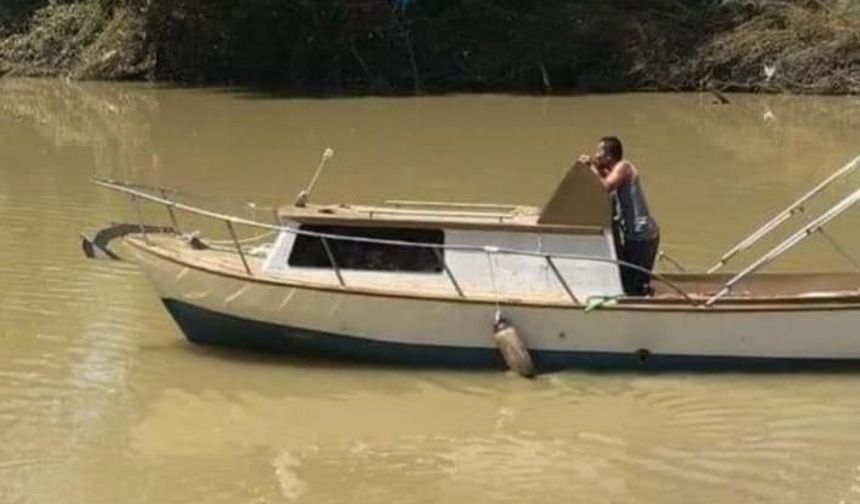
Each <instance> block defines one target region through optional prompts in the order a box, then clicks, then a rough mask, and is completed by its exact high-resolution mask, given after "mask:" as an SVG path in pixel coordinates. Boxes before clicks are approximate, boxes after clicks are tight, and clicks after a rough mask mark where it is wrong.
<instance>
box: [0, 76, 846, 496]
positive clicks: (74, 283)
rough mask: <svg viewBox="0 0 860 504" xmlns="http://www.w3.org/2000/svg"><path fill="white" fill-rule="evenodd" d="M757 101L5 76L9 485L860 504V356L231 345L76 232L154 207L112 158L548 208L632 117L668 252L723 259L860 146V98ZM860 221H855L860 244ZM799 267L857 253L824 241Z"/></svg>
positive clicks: (138, 491)
mask: <svg viewBox="0 0 860 504" xmlns="http://www.w3.org/2000/svg"><path fill="white" fill-rule="evenodd" d="M732 99H733V104H732V105H728V106H714V105H712V104H711V103H710V101H711V100H710V99H709V97H707V96H700V95H695V94H684V95H680V94H679V95H672V94H629V95H613V96H582V97H564V98H537V97H511V96H451V97H431V98H416V99H408V98H396V99H394V98H349V99H285V98H280V97H275V96H270V95H267V94H264V93H253V92H244V91H241V90H222V89H210V90H187V89H186V90H183V89H170V88H163V87H158V86H146V85H135V84H131V85H113V84H74V83H71V84H70V83H63V82H58V81H20V80H0V502H4V503H5V502H27V503H31V502H32V503H55V502H76V503H109V502H110V503H113V502H166V503H169V502H213V503H214V502H230V503H237V502H242V503H268V502H442V501H444V502H462V501H467V500H468V501H470V502H558V501H575V502H678V503H681V502H690V501H691V500H694V499H695V500H697V501H700V502H804V503H805V502H833V503H840V502H858V501H860V394H858V390H860V372H857V373H838V374H835V373H830V374H809V373H807V374H742V373H725V374H691V373H685V374H678V373H674V374H641V373H615V374H612V373H585V372H564V373H555V374H552V375H547V376H543V377H541V378H539V379H537V380H535V381H532V382H528V381H524V380H520V379H516V378H514V377H512V376H510V375H506V374H504V373H498V372H453V371H433V370H419V371H416V370H402V369H391V368H376V367H367V366H362V367H358V366H351V365H345V364H333V363H324V362H309V361H302V360H296V359H289V358H271V357H265V356H255V355H247V354H235V353H230V352H223V351H213V350H209V349H203V348H198V347H193V346H191V345H189V344H188V343H186V342H185V340H184V339H183V338H182V336H181V334H180V333H179V332H178V330H177V328H176V326H175V325H174V324H173V323H172V321H171V320H170V319H169V318H168V316H167V314H166V312H165V311H164V310H163V309H162V307H161V306H160V305H159V302H158V300H157V299H156V297H155V296H154V295H153V293H152V292H151V290H150V288H149V286H148V285H147V283H146V281H145V280H144V279H143V278H142V277H141V276H140V275H139V274H138V272H137V271H136V270H135V268H134V267H133V266H131V265H127V264H115V263H106V262H91V261H86V260H84V259H83V257H82V255H81V253H80V249H79V244H78V241H77V233H78V232H79V231H85V230H88V229H93V228H95V227H97V226H99V225H102V224H104V223H107V222H109V221H111V220H113V219H119V218H121V217H123V216H128V215H130V214H131V213H130V212H129V210H128V209H127V204H126V201H125V200H123V199H122V198H120V197H118V196H116V195H113V194H108V193H106V192H104V191H100V190H97V189H96V188H94V187H93V186H92V185H90V184H89V183H88V179H89V178H90V177H91V176H93V175H98V176H104V177H113V178H118V179H125V180H134V181H137V182H143V183H148V184H158V185H167V186H173V187H178V188H181V189H184V190H185V191H186V192H189V193H192V194H199V195H206V196H209V197H212V198H214V199H215V200H217V203H218V204H219V205H223V206H225V207H230V206H231V205H232V207H233V208H236V209H238V210H237V211H248V210H247V208H245V207H243V206H242V203H243V202H247V201H255V202H260V204H262V203H263V202H268V203H271V202H279V201H287V200H290V199H291V198H293V197H294V195H295V194H296V193H297V191H298V190H299V188H300V187H301V186H302V185H303V184H304V183H306V182H307V180H308V179H309V178H310V175H311V173H312V171H313V168H314V167H315V166H316V163H317V161H318V159H319V156H320V153H321V152H322V150H323V149H324V148H325V147H327V146H331V147H332V148H334V149H335V151H336V156H335V158H334V159H333V160H332V162H331V164H330V166H329V167H328V168H327V170H326V172H325V173H324V175H323V177H322V179H321V180H320V182H319V184H318V186H317V188H316V191H315V193H314V196H313V198H314V199H315V200H317V201H359V202H378V201H381V200H385V199H391V198H400V199H432V200H451V201H479V202H490V201H499V202H516V203H525V204H535V205H539V204H540V203H541V202H542V201H543V199H544V198H545V197H546V196H547V194H548V193H549V192H550V191H551V190H552V188H553V186H554V184H555V183H556V182H557V180H558V179H559V178H560V177H561V175H562V174H563V172H564V169H565V166H566V165H567V164H568V163H569V162H570V161H571V160H572V159H573V158H574V156H576V155H577V154H578V153H579V152H581V151H589V152H590V151H591V150H592V149H593V148H594V143H595V140H596V138H598V137H600V136H601V135H604V134H608V133H613V134H617V135H620V136H621V137H622V139H623V140H625V142H626V144H627V146H628V154H629V157H630V158H632V159H633V160H634V161H635V162H636V163H637V164H638V165H639V166H640V169H641V171H642V173H643V175H644V177H645V178H644V180H645V184H646V190H647V193H648V196H649V198H650V200H651V205H652V207H653V210H654V212H655V214H656V215H657V217H658V219H659V221H660V224H661V226H662V230H663V243H664V245H665V247H664V248H665V249H666V251H667V252H669V253H670V254H672V255H673V256H674V257H675V258H676V259H678V260H680V261H682V262H684V263H686V264H688V265H690V266H691V267H704V266H706V265H707V264H708V263H709V262H710V261H711V260H713V259H714V258H716V257H717V256H718V255H719V252H721V251H722V250H724V249H725V248H727V247H728V246H729V245H731V244H732V241H733V240H735V239H738V238H741V237H742V236H743V235H744V233H746V232H749V231H751V230H752V229H753V228H754V227H755V225H756V224H757V223H759V222H760V221H762V220H763V219H764V218H765V217H766V216H767V214H769V213H772V212H774V211H776V210H778V209H779V207H780V205H782V204H785V203H787V202H788V200H790V199H791V198H792V197H793V196H795V195H797V194H798V193H800V192H802V191H803V190H804V189H805V188H807V187H809V186H811V185H812V184H813V183H814V182H815V181H817V180H818V179H820V178H821V177H823V176H825V175H826V174H828V173H829V172H830V171H832V170H834V169H835V168H836V167H837V166H838V165H840V164H842V163H844V162H845V161H846V160H848V159H849V158H851V157H852V156H854V155H856V154H857V153H858V151H860V143H858V142H857V139H858V135H857V131H860V102H858V101H857V100H855V99H851V98H788V97H762V96H734V97H732ZM856 182H857V179H856V178H855V179H854V183H856ZM850 188H851V185H850V184H842V185H840V186H839V187H838V188H835V190H834V191H833V192H832V194H828V195H826V197H825V200H828V199H829V200H830V201H832V200H833V199H834V198H836V197H838V194H837V193H838V191H839V190H841V191H843V193H844V191H847V190H850ZM818 208H819V209H820V208H823V207H821V206H820V207H818ZM153 211H154V210H153ZM858 223H860V221H859V220H858V219H857V218H856V217H853V216H846V218H844V219H841V220H840V221H839V222H838V223H837V224H836V225H835V226H834V228H833V234H834V235H835V236H839V237H841V239H842V240H843V243H844V246H845V248H846V249H848V250H851V251H854V252H855V253H857V254H858V255H860V237H858V236H857V233H856V232H854V230H855V229H856V226H857V225H858ZM780 267H782V268H786V269H795V270H797V269H829V270H833V269H847V268H849V266H848V265H847V263H845V262H844V261H843V260H842V259H841V258H840V257H839V255H838V254H836V253H835V252H834V251H833V250H831V249H830V248H828V247H827V246H826V244H823V243H821V242H814V243H810V244H809V245H805V246H803V247H802V248H801V249H799V250H797V251H796V252H795V253H792V254H791V255H790V256H788V257H787V258H786V261H784V262H782V263H780ZM379 316H384V314H379ZM690 330H691V331H694V330H695V328H691V329H690ZM858 337H860V334H858Z"/></svg>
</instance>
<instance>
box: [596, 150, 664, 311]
mask: <svg viewBox="0 0 860 504" xmlns="http://www.w3.org/2000/svg"><path fill="white" fill-rule="evenodd" d="M580 161H582V162H585V163H588V164H589V165H590V166H591V171H592V172H594V174H595V175H596V176H597V179H598V180H599V181H600V183H601V185H603V187H604V188H605V189H606V190H607V191H608V192H609V193H610V194H611V195H612V203H613V212H612V213H613V216H612V225H613V234H614V235H615V242H616V249H617V255H618V258H619V259H621V260H622V261H625V262H628V263H632V264H635V265H637V266H640V267H642V268H643V269H645V270H647V271H649V272H650V271H651V270H652V268H653V267H654V259H655V258H656V257H657V247H658V246H659V244H660V228H659V227H658V226H657V221H656V220H654V218H653V217H652V216H651V212H650V211H649V210H648V203H647V202H646V200H645V191H644V190H643V189H642V182H641V178H640V176H639V170H638V169H637V168H636V166H635V165H633V163H631V162H630V161H628V160H626V159H624V148H623V146H622V145H621V140H619V139H618V138H617V137H614V136H609V137H604V138H601V139H600V143H599V144H598V146H597V152H596V153H595V154H594V157H589V156H587V155H583V156H581V157H580ZM650 280H651V277H650V275H649V274H648V273H645V272H644V271H638V270H634V269H632V268H625V267H624V266H621V283H622V285H623V286H624V292H625V293H627V295H631V296H644V295H648V294H650V293H651V285H650Z"/></svg>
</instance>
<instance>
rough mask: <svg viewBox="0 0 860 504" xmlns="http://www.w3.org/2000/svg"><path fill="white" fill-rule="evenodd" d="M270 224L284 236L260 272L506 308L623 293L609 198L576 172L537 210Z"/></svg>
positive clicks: (295, 217)
mask: <svg viewBox="0 0 860 504" xmlns="http://www.w3.org/2000/svg"><path fill="white" fill-rule="evenodd" d="M279 219H280V221H281V223H282V225H283V226H285V227H286V228H287V229H288V231H282V232H281V233H280V234H279V236H278V239H277V241H276V242H275V244H274V246H273V248H272V250H271V252H270V254H269V255H268V257H267V258H266V261H265V263H264V265H263V270H264V271H265V272H266V273H268V274H271V275H276V276H288V277H290V278H299V279H302V280H306V281H313V282H315V283H316V282H321V283H328V282H332V281H336V282H339V283H340V284H341V285H348V286H356V287H358V286H361V287H372V288H390V289H392V290H398V291H402V290H409V291H417V292H421V293H432V294H442V293H445V294H451V293H453V294H455V295H457V294H459V295H461V296H462V295H464V293H465V294H466V295H468V296H474V295H481V294H486V295H487V296H492V297H494V298H498V297H501V298H511V299H522V298H539V299H544V298H545V299H552V300H554V299H559V300H564V299H568V300H569V299H570V298H572V297H573V298H575V299H576V300H578V301H585V300H587V299H588V298H590V297H594V296H619V295H622V294H623V290H622V287H621V280H620V274H619V268H618V265H617V264H616V263H615V262H614V261H615V260H616V255H615V244H614V242H613V236H612V232H611V224H610V222H611V220H610V205H609V199H608V197H607V196H606V192H605V190H604V189H603V188H602V187H601V186H600V184H599V183H598V182H597V181H596V180H595V179H594V177H593V176H592V175H591V173H589V172H588V169H587V167H585V166H582V165H576V166H574V167H572V168H571V169H570V171H569V172H568V173H567V175H566V176H565V177H564V179H563V180H562V182H561V184H560V185H559V186H558V187H557V188H556V190H555V192H554V193H553V194H552V196H551V197H550V199H549V201H548V203H547V204H546V205H545V206H544V207H543V208H535V207H526V206H512V205H488V204H468V203H466V204H459V203H434V202H414V201H389V202H386V203H385V204H383V205H378V206H363V205H343V204H342V205H314V204H304V205H302V206H295V205H293V206H288V207H283V208H281V209H280V210H279ZM333 235H337V236H338V237H340V238H335V237H333ZM345 237H349V239H347V238H345ZM380 242H381V243H380ZM506 251H507V252H506ZM510 251H520V252H522V251H526V252H528V254H525V253H516V254H515V253H510Z"/></svg>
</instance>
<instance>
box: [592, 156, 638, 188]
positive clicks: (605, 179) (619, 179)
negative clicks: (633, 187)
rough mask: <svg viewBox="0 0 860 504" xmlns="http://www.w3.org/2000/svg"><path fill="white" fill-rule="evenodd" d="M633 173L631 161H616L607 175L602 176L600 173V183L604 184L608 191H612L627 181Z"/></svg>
mask: <svg viewBox="0 0 860 504" xmlns="http://www.w3.org/2000/svg"><path fill="white" fill-rule="evenodd" d="M594 171H595V172H596V171H597V170H596V169H595V170H594ZM632 173H633V170H632V169H631V166H630V163H629V162H627V161H621V162H620V163H616V164H615V166H613V167H612V169H611V170H609V173H607V174H606V175H605V176H600V174H599V173H598V180H600V185H602V186H603V188H604V189H606V191H607V192H612V191H615V190H616V189H618V188H619V187H621V186H622V185H623V184H624V183H625V182H627V179H629V178H630V176H631V174H632Z"/></svg>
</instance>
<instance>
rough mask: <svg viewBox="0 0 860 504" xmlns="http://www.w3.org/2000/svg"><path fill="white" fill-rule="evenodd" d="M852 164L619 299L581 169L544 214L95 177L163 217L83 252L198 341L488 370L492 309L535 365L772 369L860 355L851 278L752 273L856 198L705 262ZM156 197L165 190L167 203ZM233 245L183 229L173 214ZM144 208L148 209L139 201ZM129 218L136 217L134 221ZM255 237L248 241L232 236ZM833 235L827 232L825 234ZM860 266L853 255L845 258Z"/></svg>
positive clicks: (854, 276) (859, 162) (605, 236)
mask: <svg viewBox="0 0 860 504" xmlns="http://www.w3.org/2000/svg"><path fill="white" fill-rule="evenodd" d="M858 166H860V157H858V158H857V159H854V160H853V161H852V162H851V163H849V164H847V165H845V166H844V167H842V168H840V170H838V171H837V172H835V173H834V174H833V175H831V176H830V177H828V178H827V179H826V180H824V181H823V182H822V183H821V184H819V185H818V186H816V188H814V189H813V190H812V191H810V192H809V193H807V194H806V195H804V196H803V197H801V198H800V199H799V200H797V201H796V202H794V203H793V204H792V205H791V206H789V207H788V208H786V209H785V210H784V211H783V212H780V213H779V214H778V215H777V216H776V217H774V219H772V220H771V221H769V222H768V223H766V224H765V225H764V226H762V228H760V229H759V230H758V231H756V233H753V234H752V235H751V236H750V237H748V238H747V239H745V240H744V241H742V242H741V243H739V244H738V246H736V247H734V248H733V249H732V250H730V251H729V252H728V253H727V254H725V255H724V256H723V257H722V258H721V260H720V262H718V263H717V264H716V265H715V267H714V268H712V269H711V270H710V271H708V272H704V273H688V272H674V273H663V274H657V273H654V274H653V277H652V285H653V287H654V289H655V292H654V294H653V295H650V296H647V297H635V296H626V295H625V294H624V292H623V291H622V286H621V282H620V277H619V268H620V267H634V266H632V265H629V264H627V263H624V262H622V261H619V260H618V259H617V257H616V251H615V250H616V249H615V243H614V238H613V234H612V229H611V217H610V207H609V202H608V198H607V196H606V194H605V192H604V190H603V189H602V187H601V186H600V185H599V184H598V183H597V181H596V180H594V179H593V177H592V175H591V174H590V173H588V169H587V168H586V167H584V166H582V165H579V164H577V165H576V166H574V167H573V168H571V169H570V171H569V172H568V173H567V174H566V176H565V177H564V179H563V180H562V182H561V184H560V185H559V186H558V188H557V189H556V190H555V192H554V193H553V194H552V196H551V198H550V199H549V201H548V203H547V204H546V205H545V206H544V207H543V208H531V207H522V206H513V205H483V204H452V203H426V202H410V201H396V202H388V203H385V204H382V205H376V206H362V205H346V204H340V205H316V204H310V203H308V202H307V199H308V198H307V194H306V193H305V194H303V195H302V196H301V197H300V198H299V200H297V202H296V204H294V205H290V206H286V207H283V208H280V209H277V212H276V215H273V219H272V222H270V223H267V222H261V221H257V220H251V219H243V218H238V217H235V216H230V215H224V214H220V213H216V212H211V211H207V210H203V209H200V208H197V207H194V206H190V205H186V204H183V203H181V202H180V201H178V200H177V199H176V198H174V197H169V193H164V192H160V191H151V190H147V189H142V188H140V187H139V186H131V185H128V184H124V183H119V182H114V181H107V180H96V181H95V183H96V184H97V185H98V186H101V187H104V188H107V189H110V190H113V191H117V192H120V193H124V194H126V195H128V196H130V197H131V199H132V200H133V201H134V203H135V205H136V206H137V208H138V210H140V208H141V206H142V205H143V204H151V205H159V206H162V207H163V208H164V209H166V211H164V212H163V214H164V216H165V218H166V220H167V221H168V223H167V225H155V224H151V223H145V222H143V221H142V220H141V221H140V222H138V223H133V224H124V225H119V226H112V227H110V228H107V229H105V230H102V231H101V232H99V233H97V234H96V235H95V236H94V237H93V238H86V239H85V240H84V248H85V251H87V254H88V255H89V256H91V257H93V256H113V257H122V258H125V259H129V260H132V261H135V262H136V263H137V264H139V265H140V267H141V269H142V270H143V272H144V273H145V274H146V276H147V277H148V278H149V279H150V280H151V282H152V284H153V285H154V287H155V290H156V291H157V293H158V295H159V297H160V298H161V299H162V301H163V302H164V305H165V307H166V308H167V310H168V311H169V312H170V314H171V315H172V316H173V318H174V319H175V320H176V323H177V324H178V326H179V327H180V328H181V329H182V331H183V332H184V333H185V335H186V336H187V338H188V339H189V340H190V341H192V342H195V343H203V344H214V345H228V346H235V347H244V348H253V349H260V350H266V351H277V352H288V353H294V354H307V355H316V356H323V357H326V358H335V359H344V360H349V361H374V362H388V363H396V364H402V365H432V366H458V367H499V366H503V365H504V361H503V359H502V354H501V353H500V351H499V348H498V347H497V344H496V340H495V339H494V337H493V334H494V324H496V323H497V322H498V321H499V319H501V318H503V319H504V320H505V321H507V323H508V324H510V326H512V327H514V328H516V335H517V338H519V340H520V342H521V343H522V345H523V346H524V347H525V349H527V353H528V356H529V357H530V358H531V359H532V360H533V362H534V364H535V365H536V366H537V368H538V369H540V370H548V369H558V368H564V367H585V368H618V367H622V368H623V367H634V368H642V367H645V368H667V367H668V368H685V369H726V368H739V367H740V368H744V367H754V368H761V367H764V368H776V369H783V368H786V367H807V366H815V367H817V366H819V365H821V364H845V363H851V362H860V333H858V330H857V328H858V327H860V275H858V273H857V272H856V271H855V272H850V273H767V272H762V271H761V269H762V268H763V267H764V266H766V265H767V264H769V263H770V262H771V261H773V260H775V259H776V258H778V257H779V256H780V255H781V254H783V253H784V252H785V251H786V250H788V249H790V248H791V247H792V246H794V245H795V244H796V243H798V242H800V241H802V240H803V239H804V238H806V237H807V236H810V235H811V234H813V233H814V232H817V231H818V232H822V233H823V232H824V227H825V226H826V225H827V223H829V222H830V221H831V220H832V219H834V218H836V217H837V216H838V215H840V214H842V213H843V212H844V211H846V210H847V209H849V208H851V207H853V206H854V205H855V204H856V203H857V202H858V201H860V190H858V191H855V192H854V193H852V194H851V195H849V196H848V197H846V198H845V199H843V200H841V201H840V202H839V203H838V204H837V205H835V206H833V207H832V208H830V209H829V210H827V211H826V212H824V213H823V214H822V215H820V216H818V217H816V218H814V219H812V220H811V221H809V222H808V223H806V224H805V225H803V226H802V227H801V228H800V230H799V231H797V232H796V233H794V234H792V235H791V236H790V237H789V238H788V239H786V240H785V241H783V242H782V243H780V244H779V245H778V246H776V247H775V248H773V249H772V250H770V251H768V252H767V253H765V254H764V255H763V256H761V257H760V258H759V259H757V260H755V261H753V262H751V263H750V264H749V266H747V267H746V268H744V269H742V270H741V271H740V272H738V273H734V274H726V273H720V272H718V271H717V270H718V269H719V268H721V267H722V266H723V265H725V264H726V263H727V262H729V261H730V260H731V259H732V258H733V257H734V256H735V255H737V254H738V253H740V252H742V251H744V250H746V249H748V248H749V247H751V246H752V245H753V244H754V243H756V242H757V241H758V240H759V239H760V238H761V237H762V236H764V235H766V234H768V233H769V232H770V231H772V230H773V229H774V228H776V227H778V226H779V225H781V224H782V223H784V222H786V221H787V220H789V219H790V218H791V217H792V216H795V215H799V214H800V213H801V212H800V211H801V210H802V209H803V207H804V206H805V205H806V203H807V201H809V200H810V199H811V198H813V197H814V196H816V195H817V194H819V193H820V191H821V190H822V189H824V188H825V187H826V186H828V185H830V184H831V183H832V182H833V181H834V180H836V179H840V178H843V177H845V176H846V175H847V174H849V173H851V172H853V171H854V170H855V169H856V168H857V167H858ZM165 194H168V195H167V196H166V195H165ZM187 213H190V214H195V215H197V216H202V217H204V218H207V219H211V220H213V221H220V225H221V226H224V229H225V230H226V231H227V234H228V236H229V240H226V241H221V242H217V241H214V240H210V239H207V238H206V237H201V236H199V235H196V234H183V231H187V230H186V229H184V228H182V226H181V223H182V219H180V217H181V216H182V215H184V214H187ZM148 214H149V215H151V214H152V212H148ZM138 215H140V213H139V214H138ZM239 228H241V229H243V230H244V229H250V230H251V231H253V232H254V233H260V232H262V233H265V236H264V237H262V238H259V239H257V240H256V241H254V240H242V239H240V238H239V236H238V234H237V229H239ZM826 236H827V237H828V238H829V235H826ZM855 264H856V263H855Z"/></svg>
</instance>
